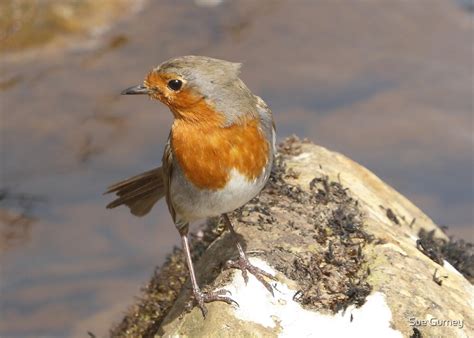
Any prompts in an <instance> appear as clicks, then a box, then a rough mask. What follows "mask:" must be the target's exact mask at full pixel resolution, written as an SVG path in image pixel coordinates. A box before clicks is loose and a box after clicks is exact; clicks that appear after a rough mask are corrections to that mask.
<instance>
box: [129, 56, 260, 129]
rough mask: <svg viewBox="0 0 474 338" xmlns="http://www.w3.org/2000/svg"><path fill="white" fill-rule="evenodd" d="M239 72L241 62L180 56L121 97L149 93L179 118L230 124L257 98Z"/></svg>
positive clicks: (249, 109)
mask: <svg viewBox="0 0 474 338" xmlns="http://www.w3.org/2000/svg"><path fill="white" fill-rule="evenodd" d="M239 70H240V64H239V63H233V62H228V61H224V60H218V59H213V58H209V57H204V56H183V57H178V58H174V59H170V60H168V61H166V62H164V63H162V64H160V65H159V66H158V67H156V68H154V69H153V70H152V71H151V72H149V73H148V75H147V76H146V78H145V81H144V82H143V84H142V85H138V86H133V87H130V88H127V89H125V90H124V91H123V92H122V94H123V95H137V94H147V95H149V96H150V97H151V98H153V99H157V100H159V101H161V102H163V103H164V104H166V105H167V106H168V107H169V108H170V110H171V111H172V112H173V115H174V117H175V118H177V119H183V120H189V121H195V122H199V121H207V122H209V121H215V122H217V121H219V122H220V123H222V124H227V123H229V122H231V121H233V120H235V119H238V118H239V117H240V116H241V115H242V114H244V113H245V114H248V113H251V114H253V113H254V110H255V97H254V96H253V95H252V93H251V92H250V90H249V89H248V88H247V87H246V86H245V84H244V83H243V82H242V81H241V80H240V79H239V77H238V75H239Z"/></svg>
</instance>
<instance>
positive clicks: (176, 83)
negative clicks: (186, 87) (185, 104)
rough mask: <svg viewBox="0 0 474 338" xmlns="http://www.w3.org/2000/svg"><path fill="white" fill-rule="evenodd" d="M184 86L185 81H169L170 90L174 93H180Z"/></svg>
mask: <svg viewBox="0 0 474 338" xmlns="http://www.w3.org/2000/svg"><path fill="white" fill-rule="evenodd" d="M182 85H183V81H181V80H177V79H173V80H169V81H168V88H169V89H171V90H174V91H178V90H180V89H181V86H182Z"/></svg>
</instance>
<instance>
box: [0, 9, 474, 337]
mask: <svg viewBox="0 0 474 338" xmlns="http://www.w3.org/2000/svg"><path fill="white" fill-rule="evenodd" d="M204 2H205V1H196V2H195V3H194V2H192V1H186V2H185V1H181V2H175V1H171V0H169V1H159V2H158V1H156V2H155V1H153V2H149V3H146V4H145V7H144V9H143V10H142V11H140V12H139V13H137V14H133V15H132V14H131V15H129V17H128V18H127V19H126V20H125V21H120V22H119V23H118V24H116V25H115V26H114V27H113V28H112V29H110V30H109V31H107V32H106V33H105V34H103V35H102V36H101V37H100V38H98V39H96V40H94V43H93V44H91V43H90V42H91V40H90V39H89V40H88V39H84V38H82V39H81V38H80V39H78V40H77V45H76V42H75V41H76V40H73V42H74V43H72V46H71V43H69V44H68V47H67V48H65V47H62V46H61V47H57V48H56V49H55V48H48V49H46V50H42V49H34V50H28V51H25V52H23V53H16V54H15V55H13V56H12V54H6V53H4V54H2V59H1V60H0V100H1V101H0V104H1V106H0V107H1V126H0V128H1V145H2V158H1V164H2V165H1V173H2V178H1V186H0V187H1V191H0V192H1V194H0V198H1V201H0V203H1V204H0V208H1V209H0V220H1V221H2V228H1V238H0V248H1V249H2V257H1V265H2V271H1V288H2V295H1V296H2V304H1V328H0V334H1V335H2V337H3V336H5V337H8V336H18V337H24V336H33V335H45V336H52V335H56V336H82V337H83V336H85V334H86V331H92V332H94V333H96V334H99V335H100V334H105V333H106V332H107V329H108V327H109V326H110V324H111V323H112V322H114V321H118V320H120V316H121V313H122V312H123V311H124V309H125V308H126V306H127V305H128V304H131V303H132V302H133V297H134V296H135V295H137V294H138V290H139V287H140V286H141V285H143V284H144V283H145V282H146V281H147V278H148V277H149V276H150V275H151V273H152V271H153V269H154V267H155V266H156V265H157V264H160V263H161V262H163V260H164V257H165V255H166V253H167V252H169V250H170V249H171V248H172V246H173V245H176V244H177V243H178V236H177V233H176V230H175V229H174V228H173V225H172V222H171V219H170V217H169V216H168V212H167V211H166V208H165V207H164V206H163V205H160V206H159V207H157V208H155V209H156V210H154V211H153V212H152V214H151V215H150V216H149V217H147V218H144V219H139V218H134V217H132V216H131V215H129V213H128V211H127V210H126V209H124V208H122V209H119V210H113V211H110V210H106V209H105V208H104V206H105V205H106V203H107V202H108V201H110V198H109V197H104V196H102V192H103V191H104V188H105V187H106V186H107V185H109V184H110V183H113V182H115V181H117V180H120V179H122V178H125V177H128V176H131V175H134V174H136V173H139V172H141V171H144V170H147V169H150V168H151V167H153V166H157V165H158V164H159V163H160V160H161V153H162V150H163V146H164V143H165V141H166V138H167V135H168V130H169V126H170V123H171V114H170V113H169V111H168V110H167V108H166V107H164V106H163V105H161V104H159V103H157V102H154V101H150V100H146V99H145V98H144V97H120V96H119V93H120V91H121V90H122V89H124V88H126V87H128V86H130V85H134V84H138V83H141V81H142V79H143V77H144V75H145V74H146V73H147V72H148V71H149V70H150V69H151V68H152V67H154V66H155V65H157V64H158V63H160V62H162V61H163V60H166V59H167V58H169V57H173V56H177V55H186V54H202V55H208V56H213V57H218V58H224V59H228V60H232V61H239V62H243V63H244V66H243V72H242V78H243V79H244V80H245V82H246V83H247V84H248V85H249V87H250V88H251V89H252V90H253V91H254V92H255V93H257V94H258V95H260V96H262V97H263V98H264V99H265V100H266V101H267V102H268V103H269V105H270V106H271V108H272V109H273V111H274V115H275V119H276V123H277V127H278V133H279V137H280V139H281V138H283V137H285V136H288V135H290V134H293V133H295V134H297V135H299V136H301V137H308V138H310V139H311V140H313V141H314V142H316V143H318V144H321V145H323V146H326V147H328V148H330V149H333V150H337V151H340V152H342V153H344V154H346V155H348V156H349V157H351V158H352V159H354V160H356V161H357V162H359V163H362V164H363V165H365V166H367V167H368V168H369V169H371V170H372V171H374V172H375V173H376V174H378V175H379V176H380V177H381V178H382V179H384V180H385V181H387V182H388V183H390V184H391V185H393V186H394V187H395V188H396V189H397V190H399V191H400V192H402V193H403V194H404V195H406V196H407V197H408V198H410V199H411V200H412V201H414V202H415V204H417V205H418V206H420V207H421V208H422V209H423V210H424V211H425V212H426V213H427V214H428V215H430V216H431V217H432V218H433V219H434V220H435V222H437V223H438V224H441V225H449V227H450V232H451V233H453V234H456V235H458V236H460V237H463V238H466V239H469V240H471V241H472V240H473V239H474V234H473V231H472V225H473V214H472V208H473V201H474V197H473V176H472V175H473V174H472V171H473V155H472V154H473V153H472V150H473V114H472V113H473V103H472V90H473V82H472V81H473V71H472V67H473V64H472V57H473V55H472V47H473V46H472V36H473V35H472V34H473V25H472V12H470V10H469V7H466V5H465V2H462V1H458V2H456V1H445V0H439V1H436V0H429V1H428V0H427V1H416V2H414V1H413V2H411V1H410V2H409V1H403V2H402V1H400V2H395V1H378V0H360V1H355V2H353V1H330V0H326V1H318V2H316V1H302V0H298V1H258V2H257V1H250V0H248V1H239V2H233V1H232V2H231V1H224V2H223V3H222V4H219V5H217V6H202V5H200V6H198V5H197V4H196V3H204ZM176 3H177V4H176Z"/></svg>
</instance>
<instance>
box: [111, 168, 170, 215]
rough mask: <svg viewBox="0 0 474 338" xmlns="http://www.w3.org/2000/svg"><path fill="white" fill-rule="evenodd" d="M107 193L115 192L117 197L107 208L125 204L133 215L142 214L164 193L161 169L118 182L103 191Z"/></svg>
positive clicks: (148, 210)
mask: <svg viewBox="0 0 474 338" xmlns="http://www.w3.org/2000/svg"><path fill="white" fill-rule="evenodd" d="M109 193H115V194H116V195H117V196H118V198H117V199H115V200H113V201H112V202H111V203H109V204H108V205H107V208H108V209H111V208H116V207H118V206H120V205H126V206H128V207H129V208H130V212H131V213H132V214H134V215H135V216H144V215H146V214H147V213H148V212H150V210H151V208H152V207H153V206H154V205H155V203H156V202H158V200H159V199H160V198H162V197H163V196H164V195H165V187H164V183H163V169H162V168H161V167H160V168H156V169H153V170H150V171H147V172H144V173H142V174H139V175H136V176H133V177H131V178H129V179H126V180H124V181H121V182H118V183H116V184H114V185H112V186H110V187H109V188H108V190H107V191H106V192H105V194H109Z"/></svg>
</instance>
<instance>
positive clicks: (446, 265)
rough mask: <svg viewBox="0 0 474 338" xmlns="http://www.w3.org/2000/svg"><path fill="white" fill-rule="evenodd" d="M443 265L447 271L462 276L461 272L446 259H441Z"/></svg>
mask: <svg viewBox="0 0 474 338" xmlns="http://www.w3.org/2000/svg"><path fill="white" fill-rule="evenodd" d="M443 267H444V268H445V269H446V270H447V271H449V272H453V273H455V274H456V275H459V276H462V275H463V274H462V273H460V272H459V271H458V270H457V269H456V268H455V267H454V266H452V265H451V263H449V262H448V261H447V260H443Z"/></svg>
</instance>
